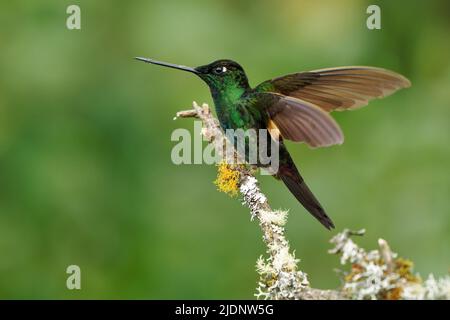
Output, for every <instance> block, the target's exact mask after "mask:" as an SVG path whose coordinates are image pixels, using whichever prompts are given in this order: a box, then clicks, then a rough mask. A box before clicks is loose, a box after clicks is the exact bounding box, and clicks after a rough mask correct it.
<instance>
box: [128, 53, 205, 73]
mask: <svg viewBox="0 0 450 320" xmlns="http://www.w3.org/2000/svg"><path fill="white" fill-rule="evenodd" d="M135 59H136V60H139V61H144V62H147V63H151V64H157V65H159V66H164V67H168V68H173V69H178V70H184V71H188V72H192V73H195V74H199V72H198V71H197V70H195V69H194V68H191V67H186V66H182V65H179V64H173V63H167V62H162V61H157V60H153V59H148V58H141V57H136V58H135Z"/></svg>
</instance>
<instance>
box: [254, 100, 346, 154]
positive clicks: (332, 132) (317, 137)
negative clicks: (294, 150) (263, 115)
mask: <svg viewBox="0 0 450 320" xmlns="http://www.w3.org/2000/svg"><path fill="white" fill-rule="evenodd" d="M253 98H256V100H257V101H258V103H257V104H256V105H257V107H258V108H259V109H264V111H265V112H267V115H268V117H269V121H268V123H267V128H268V129H269V130H272V132H271V134H272V136H274V134H273V131H274V130H275V131H278V132H279V134H281V136H282V137H283V138H285V139H288V140H292V141H297V142H305V143H306V144H308V145H309V146H311V147H314V148H315V147H326V146H331V145H335V144H342V143H343V141H344V136H343V134H342V131H341V128H340V127H339V125H338V124H337V123H336V121H335V120H334V119H333V118H332V117H331V116H330V115H329V114H328V113H327V112H325V111H323V110H322V109H320V108H319V107H317V106H315V105H313V104H311V103H309V102H306V101H302V100H299V99H296V98H292V97H286V96H283V95H281V94H276V93H255V94H253ZM275 135H276V134H275Z"/></svg>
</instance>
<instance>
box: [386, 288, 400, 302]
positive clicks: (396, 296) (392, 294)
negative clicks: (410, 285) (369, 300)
mask: <svg viewBox="0 0 450 320" xmlns="http://www.w3.org/2000/svg"><path fill="white" fill-rule="evenodd" d="M402 292H403V289H402V288H401V287H395V288H392V289H391V290H389V291H388V292H387V293H386V296H385V297H383V298H384V299H386V300H400V299H401V298H402Z"/></svg>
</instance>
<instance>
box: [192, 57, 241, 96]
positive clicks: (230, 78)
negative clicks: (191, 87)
mask: <svg viewBox="0 0 450 320" xmlns="http://www.w3.org/2000/svg"><path fill="white" fill-rule="evenodd" d="M195 70H196V71H197V72H198V76H199V77H200V78H202V79H203V81H205V82H206V84H208V86H209V87H210V88H211V89H212V90H213V89H221V88H226V87H229V86H238V87H241V88H244V89H248V88H250V86H249V84H248V79H247V76H246V74H245V72H244V69H243V68H242V67H241V65H240V64H239V63H237V62H235V61H233V60H217V61H214V62H212V63H210V64H207V65H204V66H200V67H197V68H195Z"/></svg>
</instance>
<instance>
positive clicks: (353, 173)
mask: <svg viewBox="0 0 450 320" xmlns="http://www.w3.org/2000/svg"><path fill="white" fill-rule="evenodd" d="M70 4H77V5H79V6H80V7H81V30H68V29H67V28H66V18H67V17H68V15H67V14H66V8H67V6H68V5H70ZM369 4H378V5H379V6H380V7H381V17H382V29H381V30H373V31H371V30H368V29H367V28H366V18H367V17H368V15H367V14H366V8H367V6H368V5H369ZM449 31H450V6H449V1H444V0H443V1H387V0H386V1H370V2H366V1H356V0H354V1H313V0H311V1H296V0H290V1H257V2H256V1H238V0H235V1H230V0H227V1H225V0H224V1H210V0H204V1H195V2H194V1H182V0H180V1H165V0H161V1H156V0H149V1H132V2H125V1H56V0H54V1H48V0H47V1H39V2H37V1H30V0H29V1H20V0H19V1H14V2H12V1H9V2H6V1H3V2H2V3H1V4H0V298H102V299H103V298H105V299H106V298H150V299H155V298H160V299H165V298H200V299H203V298H214V299H216V298H252V294H253V293H254V288H255V286H256V282H257V274H256V272H255V270H254V265H255V261H256V259H257V258H258V256H259V255H260V254H262V253H264V246H263V243H262V240H261V233H260V230H259V228H258V226H257V224H256V223H254V222H251V221H250V219H249V213H248V211H247V209H246V208H244V207H243V206H242V205H241V204H240V201H239V200H237V199H231V198H229V197H228V196H227V195H225V194H223V193H219V192H217V191H216V188H215V186H214V185H213V184H212V181H213V180H214V179H215V175H216V169H215V167H214V166H207V165H182V166H175V165H173V164H172V162H171V159H170V152H171V149H172V147H173V146H174V144H175V143H174V142H171V141H170V135H171V133H172V131H173V130H174V129H175V128H178V127H183V128H188V129H189V130H191V131H192V128H193V123H192V120H183V119H181V120H177V121H173V120H172V118H173V117H174V114H175V112H176V111H178V110H180V109H186V108H188V107H190V105H191V102H192V100H196V101H198V102H208V103H211V102H212V101H211V97H210V95H209V91H208V89H207V87H206V85H205V84H203V83H202V82H201V81H200V80H199V79H197V78H196V77H195V76H193V75H191V74H188V73H183V72H177V71H174V70H168V69H163V68H159V67H156V66H150V65H145V64H143V63H140V62H136V61H133V60H132V57H134V56H148V57H152V58H156V59H161V60H166V61H169V62H174V63H180V64H185V65H192V66H197V65H201V64H205V63H208V62H211V61H213V60H216V59H219V58H230V59H234V60H237V61H239V62H240V63H241V64H242V65H243V66H244V67H245V69H246V71H247V73H248V76H249V78H250V81H251V84H252V85H256V84H257V83H259V82H261V81H263V80H266V79H269V78H272V77H275V76H278V75H282V74H286V73H291V72H295V71H301V70H312V69H317V68H324V67H333V66H342V65H372V66H379V67H384V68H388V69H392V70H394V71H397V72H400V73H402V74H404V75H405V76H407V77H408V78H409V79H411V81H412V83H413V86H412V87H411V88H410V89H408V90H402V91H400V92H398V93H397V94H395V95H393V96H391V97H389V98H387V99H385V100H376V101H374V102H372V103H371V104H370V106H369V107H366V108H363V109H361V110H358V111H355V112H345V113H334V115H335V117H336V118H337V120H338V122H339V123H340V124H341V126H342V128H343V131H344V133H345V135H346V142H345V144H343V145H342V146H339V147H332V148H327V149H318V150H311V149H309V148H307V147H306V146H304V145H294V144H293V143H290V144H289V145H288V147H290V151H291V153H292V155H293V157H294V159H295V160H296V162H297V163H298V164H299V167H300V168H301V169H302V172H303V174H304V177H305V178H306V179H307V181H308V182H309V184H310V186H311V188H312V189H313V190H314V191H315V193H316V194H317V196H318V197H319V198H320V199H321V201H322V203H323V204H324V206H325V207H326V208H327V210H328V212H329V213H330V215H331V216H332V218H333V220H334V222H335V224H336V226H337V229H336V230H337V231H340V230H342V229H343V228H353V229H358V228H363V227H364V228H366V229H367V234H366V236H365V237H364V238H362V239H360V240H359V243H361V244H362V245H364V246H365V247H367V248H374V247H375V245H376V240H377V239H378V238H379V237H383V238H385V239H387V240H388V241H389V242H390V244H391V246H392V247H393V248H394V250H395V251H397V252H399V253H400V254H401V255H402V256H404V257H407V258H410V259H412V260H413V261H415V263H416V270H417V271H419V272H420V273H421V274H422V275H427V274H428V273H430V272H433V273H435V274H436V275H443V274H446V273H447V272H448V268H449V265H450V250H449V247H450V215H449V214H450V207H449V196H450V175H449V169H448V166H449V165H450V148H449V141H448V139H449V137H450V125H449V120H450V63H449V56H450V42H449V41H448V40H449V38H448V35H449ZM260 180H261V183H262V188H263V191H264V192H266V193H267V195H268V196H269V197H270V200H271V203H272V205H273V207H275V208H277V207H279V208H286V209H290V217H289V222H288V224H287V233H288V237H289V239H290V242H291V246H292V248H293V249H295V251H296V255H297V256H298V257H300V258H301V262H300V267H301V269H302V270H304V271H305V272H307V273H308V274H309V278H310V281H311V283H312V285H313V286H315V287H319V288H333V287H336V286H338V285H339V280H338V277H337V276H336V275H335V273H334V272H333V269H334V268H336V267H339V263H338V259H337V258H336V257H334V256H331V255H329V254H327V249H329V248H330V244H329V243H328V240H329V239H330V237H331V236H332V235H333V234H335V233H336V232H337V231H334V232H328V231H326V230H325V229H324V228H323V227H322V226H321V225H320V224H318V223H317V221H315V220H314V219H312V218H311V217H310V216H309V215H308V214H307V213H306V212H305V210H304V209H303V208H302V207H301V206H300V205H299V204H298V203H297V202H296V200H295V199H294V198H293V196H291V194H290V193H289V192H288V191H287V189H286V188H285V187H284V186H283V185H282V184H281V183H280V182H277V181H275V180H274V179H273V178H271V177H261V179H260ZM70 264H76V265H79V266H80V267H81V272H82V290H80V291H76V290H75V291H69V290H67V288H66V286H65V283H66V277H67V274H66V273H65V270H66V267H67V266H68V265H70Z"/></svg>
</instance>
